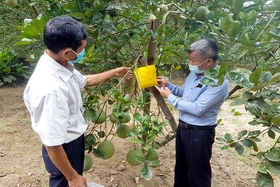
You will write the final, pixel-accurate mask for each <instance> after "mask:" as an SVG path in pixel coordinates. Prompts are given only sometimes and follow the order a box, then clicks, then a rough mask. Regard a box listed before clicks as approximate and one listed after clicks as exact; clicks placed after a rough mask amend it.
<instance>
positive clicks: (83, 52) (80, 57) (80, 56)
mask: <svg viewBox="0 0 280 187" xmlns="http://www.w3.org/2000/svg"><path fill="white" fill-rule="evenodd" d="M72 51H73V50H72ZM73 52H74V53H75V54H76V55H77V58H76V59H75V60H69V62H70V63H72V64H76V63H78V62H80V61H81V60H82V58H83V57H84V56H85V49H83V50H82V52H80V53H79V54H78V53H76V52H75V51H73Z"/></svg>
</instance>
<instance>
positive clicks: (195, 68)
mask: <svg viewBox="0 0 280 187" xmlns="http://www.w3.org/2000/svg"><path fill="white" fill-rule="evenodd" d="M206 61H207V59H206V60H204V61H203V62H202V63H200V64H199V65H197V66H195V65H191V64H189V70H190V71H191V72H193V73H195V74H201V73H203V72H204V70H203V69H202V70H200V69H198V67H199V66H201V65H202V64H204V63H205V62H206Z"/></svg>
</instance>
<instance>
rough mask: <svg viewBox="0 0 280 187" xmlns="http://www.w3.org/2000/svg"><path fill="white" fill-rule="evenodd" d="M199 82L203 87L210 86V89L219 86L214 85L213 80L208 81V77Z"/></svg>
mask: <svg viewBox="0 0 280 187" xmlns="http://www.w3.org/2000/svg"><path fill="white" fill-rule="evenodd" d="M200 82H201V83H202V84H203V85H207V86H212V87H217V86H220V85H219V84H218V83H216V82H215V81H214V80H213V79H209V78H208V77H204V78H202V79H201V80H200Z"/></svg>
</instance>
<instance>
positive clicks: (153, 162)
mask: <svg viewBox="0 0 280 187" xmlns="http://www.w3.org/2000/svg"><path fill="white" fill-rule="evenodd" d="M159 164H160V160H153V161H150V162H149V163H148V166H151V167H157V166H158V165H159Z"/></svg>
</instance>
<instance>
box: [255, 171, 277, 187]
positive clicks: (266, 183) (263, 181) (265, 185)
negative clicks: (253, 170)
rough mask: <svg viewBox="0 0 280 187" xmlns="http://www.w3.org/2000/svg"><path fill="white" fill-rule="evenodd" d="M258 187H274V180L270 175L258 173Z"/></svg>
mask: <svg viewBox="0 0 280 187" xmlns="http://www.w3.org/2000/svg"><path fill="white" fill-rule="evenodd" d="M256 180H257V184H258V187H274V182H273V178H272V177H271V175H270V174H269V173H267V174H264V173H260V172H258V173H257V176H256Z"/></svg>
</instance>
